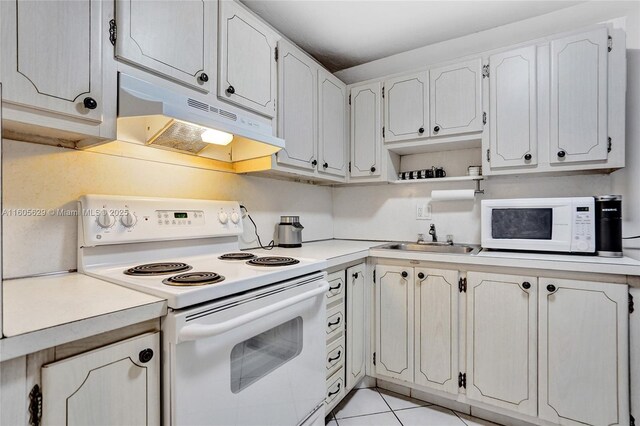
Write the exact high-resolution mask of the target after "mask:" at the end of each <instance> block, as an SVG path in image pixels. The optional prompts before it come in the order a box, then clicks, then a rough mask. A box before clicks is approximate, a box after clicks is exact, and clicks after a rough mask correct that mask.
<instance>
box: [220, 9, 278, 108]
mask: <svg viewBox="0 0 640 426" xmlns="http://www.w3.org/2000/svg"><path fill="white" fill-rule="evenodd" d="M219 22H220V26H219V29H220V33H219V39H220V43H219V46H220V47H219V51H218V65H219V70H218V96H219V97H220V98H222V99H225V100H227V101H229V102H233V103H236V104H238V105H241V106H243V107H245V108H248V109H251V110H253V111H256V112H259V113H261V114H264V115H266V116H268V117H273V116H274V115H275V112H276V111H275V99H276V61H275V48H276V43H277V39H278V36H277V34H276V33H275V32H273V31H272V30H271V29H270V28H269V27H267V26H266V25H264V24H263V23H262V22H260V21H259V20H258V19H257V18H255V17H254V16H253V15H251V14H250V13H249V12H247V11H246V10H245V9H244V8H243V7H242V6H240V5H239V4H237V3H236V2H235V1H231V0H221V1H220V18H219Z"/></svg>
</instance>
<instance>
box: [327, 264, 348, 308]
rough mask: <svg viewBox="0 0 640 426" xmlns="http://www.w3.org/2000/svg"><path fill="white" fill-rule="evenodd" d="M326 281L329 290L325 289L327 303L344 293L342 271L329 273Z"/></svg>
mask: <svg viewBox="0 0 640 426" xmlns="http://www.w3.org/2000/svg"><path fill="white" fill-rule="evenodd" d="M327 281H329V291H327V304H329V303H332V302H333V301H335V300H338V299H340V298H341V297H342V296H343V295H344V287H345V283H344V271H338V272H334V273H332V274H329V275H328V276H327Z"/></svg>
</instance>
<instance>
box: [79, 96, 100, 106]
mask: <svg viewBox="0 0 640 426" xmlns="http://www.w3.org/2000/svg"><path fill="white" fill-rule="evenodd" d="M82 104H83V105H84V107H85V108H86V109H96V108H98V103H97V102H96V100H95V99H93V98H90V97H88V96H87V97H86V98H84V99H83V101H82Z"/></svg>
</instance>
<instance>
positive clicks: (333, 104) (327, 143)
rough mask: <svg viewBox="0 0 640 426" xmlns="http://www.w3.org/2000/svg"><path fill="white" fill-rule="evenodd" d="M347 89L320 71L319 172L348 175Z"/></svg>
mask: <svg viewBox="0 0 640 426" xmlns="http://www.w3.org/2000/svg"><path fill="white" fill-rule="evenodd" d="M346 108H347V87H346V85H345V84H344V83H343V82H341V81H340V80H338V79H337V78H335V77H334V76H333V75H331V73H329V72H328V71H325V70H324V69H322V68H321V69H319V70H318V161H319V164H318V171H319V172H320V173H324V174H329V175H334V176H338V177H345V176H346V175H347V161H348V160H347V126H348V123H347V111H346Z"/></svg>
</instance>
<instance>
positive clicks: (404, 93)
mask: <svg viewBox="0 0 640 426" xmlns="http://www.w3.org/2000/svg"><path fill="white" fill-rule="evenodd" d="M384 90H385V95H384V126H385V135H384V141H385V142H395V141H402V140H406V139H415V138H420V137H424V136H428V135H429V131H428V128H429V73H428V72H427V71H424V72H421V73H418V74H413V75H406V76H402V77H396V78H392V79H390V80H387V81H385V82H384Z"/></svg>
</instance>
